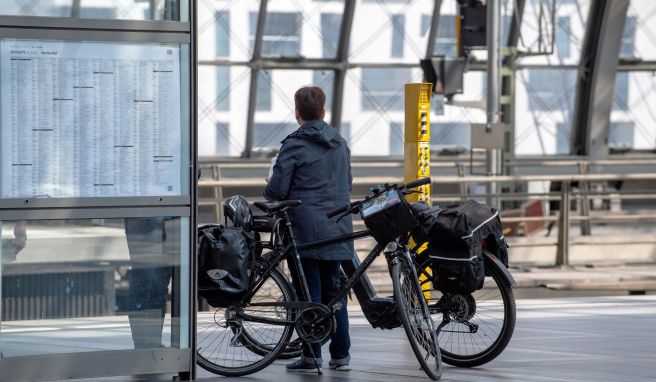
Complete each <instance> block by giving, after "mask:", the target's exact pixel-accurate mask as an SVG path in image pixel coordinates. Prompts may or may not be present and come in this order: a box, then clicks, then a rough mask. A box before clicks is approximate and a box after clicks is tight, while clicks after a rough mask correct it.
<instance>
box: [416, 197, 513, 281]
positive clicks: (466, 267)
mask: <svg viewBox="0 0 656 382" xmlns="http://www.w3.org/2000/svg"><path fill="white" fill-rule="evenodd" d="M412 209H413V213H414V214H415V216H416V217H417V221H418V225H417V228H415V230H413V232H412V234H413V238H414V239H415V241H416V242H417V243H424V242H428V249H427V250H428V255H429V256H430V259H431V264H432V267H433V280H432V282H433V286H434V288H435V289H437V290H440V291H442V292H446V293H472V292H474V291H476V290H478V289H481V288H482V287H483V283H484V281H485V263H484V259H483V253H482V248H481V247H482V246H483V245H485V247H486V249H489V250H491V252H492V253H493V254H495V255H497V256H498V257H499V259H500V260H501V261H502V262H503V263H504V265H506V266H508V251H507V248H506V243H505V239H504V238H503V230H502V227H501V220H500V218H499V213H498V211H497V210H495V209H493V208H490V207H488V206H486V205H483V204H480V203H478V202H476V201H473V200H469V201H466V202H462V203H456V204H452V205H450V206H446V207H444V208H439V207H429V206H428V205H426V204H424V203H413V204H412Z"/></svg>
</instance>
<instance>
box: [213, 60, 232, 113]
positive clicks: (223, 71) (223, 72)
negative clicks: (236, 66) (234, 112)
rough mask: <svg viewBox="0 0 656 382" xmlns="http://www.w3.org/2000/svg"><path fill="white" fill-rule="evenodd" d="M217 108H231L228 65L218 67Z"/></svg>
mask: <svg viewBox="0 0 656 382" xmlns="http://www.w3.org/2000/svg"><path fill="white" fill-rule="evenodd" d="M216 109H217V110H219V111H228V110H230V67H228V66H218V67H217V68H216Z"/></svg>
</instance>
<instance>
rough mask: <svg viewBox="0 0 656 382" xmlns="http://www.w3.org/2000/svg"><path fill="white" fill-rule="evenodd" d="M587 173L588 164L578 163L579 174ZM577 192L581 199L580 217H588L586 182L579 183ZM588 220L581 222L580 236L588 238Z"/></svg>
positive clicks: (587, 186) (588, 205)
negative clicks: (578, 191)
mask: <svg viewBox="0 0 656 382" xmlns="http://www.w3.org/2000/svg"><path fill="white" fill-rule="evenodd" d="M587 173H588V163H587V162H579V174H581V175H586V174H587ZM579 190H580V193H581V198H580V199H579V203H580V211H581V216H590V197H589V196H588V195H589V193H590V183H589V182H588V181H586V180H582V181H581V182H579ZM590 233H591V230H590V220H581V235H584V236H589V235H590Z"/></svg>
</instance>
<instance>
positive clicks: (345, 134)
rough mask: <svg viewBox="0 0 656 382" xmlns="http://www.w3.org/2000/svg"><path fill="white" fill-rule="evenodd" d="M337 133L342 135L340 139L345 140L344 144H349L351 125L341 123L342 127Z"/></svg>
mask: <svg viewBox="0 0 656 382" xmlns="http://www.w3.org/2000/svg"><path fill="white" fill-rule="evenodd" d="M339 133H340V134H342V137H344V139H345V140H346V143H348V144H349V145H350V144H351V123H350V122H342V125H341V126H340V128H339Z"/></svg>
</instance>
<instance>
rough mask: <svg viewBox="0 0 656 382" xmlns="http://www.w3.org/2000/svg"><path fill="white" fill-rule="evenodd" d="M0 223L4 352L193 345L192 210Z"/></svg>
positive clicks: (20, 353) (0, 339)
mask: <svg viewBox="0 0 656 382" xmlns="http://www.w3.org/2000/svg"><path fill="white" fill-rule="evenodd" d="M0 228H1V230H2V249H1V253H0V255H1V258H2V268H1V271H0V272H1V278H2V287H1V291H0V295H1V296H2V304H1V312H0V313H1V317H2V321H1V326H0V351H1V352H2V356H3V357H5V358H7V357H18V356H28V355H43V354H59V353H74V352H88V351H100V350H122V349H133V348H159V347H166V348H188V347H189V338H188V335H187V333H188V331H189V320H188V318H189V317H186V316H187V314H188V313H187V312H188V309H189V298H188V293H189V290H188V288H189V286H188V285H189V261H188V260H189V240H188V236H189V220H188V218H180V217H159V218H125V219H73V220H32V221H3V222H2V224H1V226H0ZM71 248H75V250H74V251H71Z"/></svg>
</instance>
